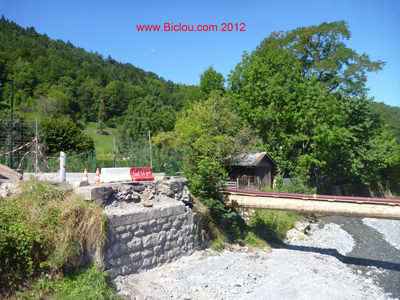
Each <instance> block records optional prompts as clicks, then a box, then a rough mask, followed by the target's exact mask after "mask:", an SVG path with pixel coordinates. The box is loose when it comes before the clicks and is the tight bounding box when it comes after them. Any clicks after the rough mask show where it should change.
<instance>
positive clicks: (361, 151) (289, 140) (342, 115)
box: [228, 22, 390, 182]
mask: <svg viewBox="0 0 400 300" xmlns="http://www.w3.org/2000/svg"><path fill="white" fill-rule="evenodd" d="M349 36H350V35H349V32H348V30H347V27H346V25H345V23H344V22H334V23H330V24H326V23H324V24H322V25H320V26H311V27H308V28H299V29H296V30H293V31H291V32H288V33H282V32H281V33H274V34H272V35H271V36H270V37H269V38H267V39H265V40H264V41H263V42H262V43H261V44H260V46H258V47H257V49H256V50H255V51H254V52H253V53H252V54H246V53H245V55H244V56H243V59H242V61H241V62H240V63H239V64H238V65H237V66H236V68H235V70H233V71H232V72H231V74H230V76H229V79H228V83H229V92H228V94H229V99H230V101H231V103H232V104H233V107H234V109H235V110H236V111H237V112H238V114H239V115H240V116H241V117H242V119H243V120H244V121H245V122H246V123H247V124H249V125H250V126H251V127H252V128H253V129H254V130H255V131H256V132H257V133H258V134H259V135H260V136H261V137H262V138H263V141H264V145H265V149H266V150H267V151H268V152H269V153H270V154H271V155H272V156H273V157H274V158H275V160H276V161H277V162H278V163H280V164H281V169H282V171H283V172H285V171H286V173H292V175H293V173H297V175H298V176H305V175H306V174H310V173H314V175H315V177H320V176H322V175H330V176H331V177H335V176H337V177H339V178H347V179H351V180H359V181H363V182H369V181H371V180H375V179H376V178H377V176H378V175H379V170H380V169H381V168H383V167H384V166H385V164H384V161H385V157H386V155H387V151H388V150H389V149H390V145H389V144H388V143H386V142H383V143H379V142H378V141H377V140H376V139H374V134H375V132H376V129H377V128H378V126H379V123H378V122H376V119H375V118H374V116H373V114H372V113H371V110H370V105H371V101H370V100H367V98H366V96H365V87H364V81H365V71H366V70H378V69H379V68H381V65H382V63H380V62H376V63H374V62H370V61H369V59H368V58H367V56H365V55H361V56H358V55H357V54H355V52H354V51H351V50H350V49H348V48H346V47H345V45H344V43H343V42H342V41H341V40H340V38H344V37H349Z"/></svg>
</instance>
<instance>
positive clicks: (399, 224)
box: [363, 218, 400, 250]
mask: <svg viewBox="0 0 400 300" xmlns="http://www.w3.org/2000/svg"><path fill="white" fill-rule="evenodd" d="M363 223H364V224H365V225H368V226H370V227H372V228H375V229H376V230H377V231H378V232H380V233H381V234H382V235H383V236H384V238H385V240H386V241H387V242H388V243H390V244H391V245H392V246H393V247H395V248H396V249H398V250H400V221H399V220H384V219H371V218H364V219H363Z"/></svg>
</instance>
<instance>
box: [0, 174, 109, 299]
mask: <svg viewBox="0 0 400 300" xmlns="http://www.w3.org/2000/svg"><path fill="white" fill-rule="evenodd" d="M105 220H106V219H105V217H104V216H103V212H102V209H101V208H100V207H97V206H95V205H93V204H90V203H88V202H87V201H85V200H83V199H81V198H80V197H78V196H77V195H76V194H72V193H65V194H64V193H63V192H62V191H60V190H59V189H58V188H56V187H54V186H53V185H52V184H50V183H47V182H42V181H37V180H32V181H28V182H26V183H24V184H23V185H22V187H21V192H20V193H17V194H14V195H13V196H12V197H9V198H0V287H1V288H2V290H0V294H10V293H11V292H12V291H15V290H17V289H18V288H19V287H20V286H21V285H25V286H26V285H28V283H29V282H30V281H32V280H34V279H35V278H38V277H40V276H42V275H43V273H44V272H49V270H50V269H51V270H52V271H54V272H60V271H61V270H62V269H63V268H64V267H65V266H68V265H70V264H72V265H74V264H75V263H76V262H77V261H78V259H79V255H80V254H81V253H82V252H83V251H84V250H87V251H96V249H97V247H98V245H99V244H100V243H101V242H102V240H103V238H104V234H105V232H104V231H105V226H104V225H105Z"/></svg>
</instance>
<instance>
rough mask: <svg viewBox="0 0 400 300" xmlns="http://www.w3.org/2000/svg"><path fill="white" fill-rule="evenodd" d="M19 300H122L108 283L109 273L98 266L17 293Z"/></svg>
mask: <svg viewBox="0 0 400 300" xmlns="http://www.w3.org/2000/svg"><path fill="white" fill-rule="evenodd" d="M16 296H17V297H18V299H23V300H25V299H26V300H28V299H44V298H45V299H46V298H49V299H55V300H64V299H65V300H67V299H77V300H79V299H82V300H89V299H90V300H101V299H110V300H113V299H116V300H117V299H121V300H122V298H121V297H119V296H118V295H117V292H116V291H115V290H114V289H113V288H112V287H111V286H110V285H109V284H108V283H107V272H105V271H101V270H99V269H98V268H97V266H95V265H94V266H92V267H89V268H81V269H76V270H74V271H73V272H71V273H69V274H68V276H66V277H63V278H61V279H60V280H58V281H50V280H47V279H45V280H41V281H39V282H38V283H36V284H35V285H33V286H31V288H30V289H29V290H27V291H24V292H17V293H16Z"/></svg>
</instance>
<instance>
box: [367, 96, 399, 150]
mask: <svg viewBox="0 0 400 300" xmlns="http://www.w3.org/2000/svg"><path fill="white" fill-rule="evenodd" d="M371 110H372V111H373V112H374V113H376V114H377V115H378V117H379V119H380V120H381V122H382V125H383V126H385V127H386V128H387V129H389V130H391V131H392V134H393V137H394V138H396V141H397V143H398V144H400V107H398V106H397V107H393V106H389V105H386V104H384V103H383V102H379V103H377V102H372V106H371Z"/></svg>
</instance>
